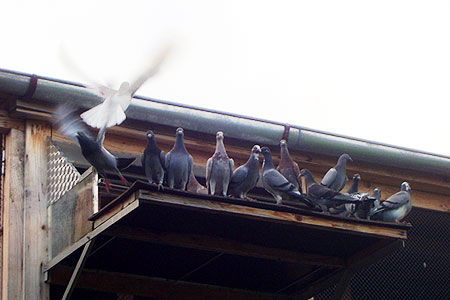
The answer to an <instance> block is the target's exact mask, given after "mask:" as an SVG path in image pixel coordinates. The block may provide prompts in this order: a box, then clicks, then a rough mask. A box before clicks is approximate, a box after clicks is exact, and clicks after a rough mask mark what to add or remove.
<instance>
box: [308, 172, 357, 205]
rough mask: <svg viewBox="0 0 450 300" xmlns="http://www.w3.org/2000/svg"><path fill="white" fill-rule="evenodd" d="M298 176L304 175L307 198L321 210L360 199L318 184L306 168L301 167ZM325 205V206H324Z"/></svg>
mask: <svg viewBox="0 0 450 300" xmlns="http://www.w3.org/2000/svg"><path fill="white" fill-rule="evenodd" d="M300 176H303V177H305V182H306V190H307V195H308V198H309V199H310V200H311V201H312V202H313V203H315V204H317V205H319V206H320V207H321V208H322V210H325V209H326V210H329V209H330V208H336V207H337V206H339V205H342V204H344V203H357V202H358V201H360V200H359V199H358V198H356V197H352V196H351V195H349V194H341V193H339V192H337V191H335V190H332V189H330V188H328V187H326V186H323V185H320V184H318V183H317V182H316V181H315V179H314V177H313V176H312V174H311V172H310V171H309V170H308V169H302V170H301V171H300ZM324 206H325V207H324Z"/></svg>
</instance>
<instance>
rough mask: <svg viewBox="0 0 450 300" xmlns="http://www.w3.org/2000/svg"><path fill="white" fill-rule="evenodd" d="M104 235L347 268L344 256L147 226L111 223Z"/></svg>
mask: <svg viewBox="0 0 450 300" xmlns="http://www.w3.org/2000/svg"><path fill="white" fill-rule="evenodd" d="M105 234H106V235H112V236H115V237H119V238H126V239H131V240H139V241H145V242H154V243H160V244H167V245H171V246H179V247H187V248H194V249H201V250H208V251H216V252H223V253H227V254H235V255H241V256H247V257H256V258H264V259H270V260H277V261H284V262H290V263H298V264H308V265H319V266H327V267H340V268H342V267H345V261H344V259H341V258H338V257H331V256H324V255H317V254H310V253H301V252H295V251H290V250H283V249H276V248H270V247H265V246H260V245H254V244H249V243H244V242H240V241H233V240H229V239H225V238H218V237H213V236H206V235H194V234H189V235H188V234H177V233H163V232H156V231H152V230H149V229H146V228H135V227H128V226H124V225H121V226H112V227H111V228H109V229H108V230H106V231H105Z"/></svg>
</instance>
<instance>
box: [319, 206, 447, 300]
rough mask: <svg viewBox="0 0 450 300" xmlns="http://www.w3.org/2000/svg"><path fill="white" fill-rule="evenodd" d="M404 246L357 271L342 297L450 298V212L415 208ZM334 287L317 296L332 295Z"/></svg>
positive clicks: (321, 298) (325, 298) (386, 299)
mask: <svg viewBox="0 0 450 300" xmlns="http://www.w3.org/2000/svg"><path fill="white" fill-rule="evenodd" d="M406 221H407V222H410V223H411V224H412V225H413V228H411V229H410V230H409V232H408V240H407V241H406V242H405V245H404V247H403V248H401V249H399V250H397V251H395V252H394V253H392V254H391V255H389V256H387V257H384V258H383V259H381V260H380V261H379V262H377V263H375V264H373V265H371V266H369V267H368V268H366V269H364V270H362V271H360V272H359V273H357V274H355V275H354V276H353V278H352V280H351V281H350V284H349V285H348V287H347V289H346V291H345V293H344V295H343V297H342V299H344V300H355V299H364V300H371V299H374V300H375V299H376V300H380V299H383V300H390V299H392V300H394V299H396V300H397V299H448V297H449V295H450V276H449V270H450V251H449V250H450V249H449V246H450V234H449V228H450V215H449V214H448V213H445V212H437V211H431V210H425V209H419V208H414V209H413V210H412V211H411V213H410V214H409V216H408V217H407V219H406ZM333 294H334V287H333V288H329V289H327V290H325V291H324V292H322V293H320V294H319V295H316V296H315V297H314V299H315V300H328V299H332V296H333Z"/></svg>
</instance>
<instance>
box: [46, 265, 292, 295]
mask: <svg viewBox="0 0 450 300" xmlns="http://www.w3.org/2000/svg"><path fill="white" fill-rule="evenodd" d="M71 272H72V269H71V268H66V267H61V266H58V267H55V268H54V269H53V270H52V272H51V276H50V281H51V283H52V284H55V285H66V284H67V283H68V281H69V278H70V276H71V274H72V273H71ZM77 287H78V288H84V289H90V290H97V291H105V292H113V293H122V294H129V295H135V296H142V297H150V298H155V299H161V300H179V299H184V300H190V299H192V300H194V299H195V300H201V299H205V300H206V299H207V300H210V299H215V300H222V299H223V300H225V299H227V300H228V299H234V300H239V299H242V300H244V299H245V300H253V299H254V300H265V299H267V300H282V299H285V300H288V299H290V297H288V296H283V295H277V294H267V293H258V292H253V291H248V290H240V289H232V288H225V287H220V286H213V285H206V284H199V283H191V282H185V281H175V280H169V279H162V278H152V277H145V276H137V275H130V274H123V273H113V272H104V271H94V270H84V271H83V272H82V273H81V275H80V277H79V279H78V283H77Z"/></svg>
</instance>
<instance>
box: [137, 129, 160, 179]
mask: <svg viewBox="0 0 450 300" xmlns="http://www.w3.org/2000/svg"><path fill="white" fill-rule="evenodd" d="M141 161H142V167H143V168H144V171H145V176H146V177H147V179H148V182H150V183H154V184H157V185H158V188H161V187H162V184H163V182H164V168H165V165H166V155H165V153H164V151H162V150H161V149H160V148H159V147H158V145H157V144H156V139H155V134H154V133H153V131H151V130H149V131H147V146H146V147H145V149H144V153H143V154H142V155H141Z"/></svg>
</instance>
